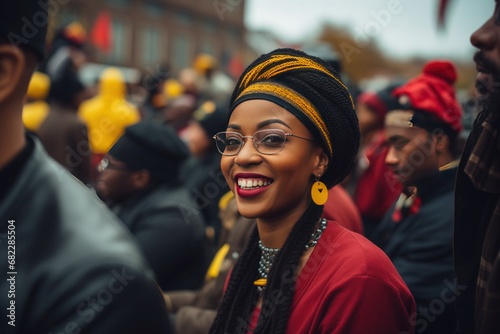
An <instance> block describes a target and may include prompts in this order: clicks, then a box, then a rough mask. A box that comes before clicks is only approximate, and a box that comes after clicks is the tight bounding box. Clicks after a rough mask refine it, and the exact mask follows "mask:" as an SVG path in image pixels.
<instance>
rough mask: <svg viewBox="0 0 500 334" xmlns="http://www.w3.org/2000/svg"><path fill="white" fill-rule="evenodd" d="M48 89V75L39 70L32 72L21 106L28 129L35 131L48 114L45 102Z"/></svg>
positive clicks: (48, 109) (48, 107) (47, 106)
mask: <svg viewBox="0 0 500 334" xmlns="http://www.w3.org/2000/svg"><path fill="white" fill-rule="evenodd" d="M49 90H50V78H49V76H48V75H47V74H45V73H42V72H39V71H36V72H35V73H33V76H32V77H31V80H30V84H29V86H28V92H27V93H26V102H25V104H24V107H23V123H24V127H25V128H26V129H27V130H28V131H31V132H34V133H36V132H37V131H38V128H39V127H40V125H41V124H42V123H43V121H44V120H45V117H47V115H48V114H49V111H50V106H49V104H48V103H47V97H48V96H49Z"/></svg>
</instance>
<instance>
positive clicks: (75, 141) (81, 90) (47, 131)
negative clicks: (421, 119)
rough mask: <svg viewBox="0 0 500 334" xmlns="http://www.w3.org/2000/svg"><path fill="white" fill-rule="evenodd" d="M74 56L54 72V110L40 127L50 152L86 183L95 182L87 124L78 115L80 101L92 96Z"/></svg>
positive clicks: (51, 96)
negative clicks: (80, 76) (81, 77)
mask: <svg viewBox="0 0 500 334" xmlns="http://www.w3.org/2000/svg"><path fill="white" fill-rule="evenodd" d="M89 95H90V93H89V90H88V89H87V88H86V87H85V86H84V85H83V83H82V82H81V81H80V79H79V77H78V73H77V69H76V68H75V67H74V63H73V62H72V61H71V58H67V59H66V60H65V61H63V62H62V63H61V64H60V66H59V67H58V68H57V70H56V71H55V72H54V75H53V78H52V83H51V86H50V91H49V98H48V99H49V103H50V113H49V114H48V116H47V117H46V118H45V120H44V122H43V123H42V124H41V126H40V128H39V129H38V132H37V133H38V136H39V137H40V140H41V141H42V144H43V145H44V147H45V149H46V150H47V153H48V154H49V155H50V156H51V157H52V158H53V159H54V160H56V161H57V162H58V163H60V164H61V165H62V166H64V167H65V168H66V169H67V170H69V171H70V172H71V174H73V175H74V176H75V177H76V178H77V179H79V180H80V181H82V182H83V183H84V184H87V185H90V184H91V169H90V158H91V152H90V147H89V141H88V133H87V126H86V125H85V123H83V121H82V120H81V119H80V118H79V117H78V115H77V112H78V108H79V106H80V104H81V103H82V102H83V101H84V100H85V99H87V98H88V97H89Z"/></svg>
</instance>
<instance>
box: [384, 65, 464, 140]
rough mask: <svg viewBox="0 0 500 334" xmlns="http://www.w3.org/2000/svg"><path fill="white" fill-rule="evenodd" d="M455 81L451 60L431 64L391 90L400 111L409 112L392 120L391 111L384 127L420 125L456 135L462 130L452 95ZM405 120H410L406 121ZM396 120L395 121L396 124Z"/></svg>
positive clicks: (455, 72)
mask: <svg viewBox="0 0 500 334" xmlns="http://www.w3.org/2000/svg"><path fill="white" fill-rule="evenodd" d="M456 80H457V71H456V69H455V65H454V64H453V63H452V62H450V61H446V60H443V61H430V62H428V63H427V64H426V65H425V66H424V68H423V70H422V74H420V75H419V76H417V77H416V78H414V79H412V80H410V81H408V82H407V83H406V84H405V85H403V86H401V87H400V88H398V89H396V90H395V91H394V93H393V94H394V95H395V96H396V97H397V98H398V101H399V104H400V109H399V110H396V111H401V109H403V110H411V113H408V112H407V113H406V114H407V116H404V117H403V115H404V114H403V113H400V114H399V115H398V117H394V116H395V115H396V113H394V110H393V111H392V112H391V113H390V114H392V115H391V117H389V116H388V119H386V124H389V125H391V124H392V125H394V124H401V125H403V126H419V127H422V128H425V129H427V130H431V131H432V130H433V129H435V128H436V127H439V126H441V127H442V128H443V130H444V131H445V132H447V133H451V134H455V135H456V134H458V133H460V131H462V108H461V106H460V104H459V103H458V101H457V99H456V96H455V89H454V88H453V84H454V83H455V82H456ZM406 117H409V118H408V119H406ZM395 121H396V122H395Z"/></svg>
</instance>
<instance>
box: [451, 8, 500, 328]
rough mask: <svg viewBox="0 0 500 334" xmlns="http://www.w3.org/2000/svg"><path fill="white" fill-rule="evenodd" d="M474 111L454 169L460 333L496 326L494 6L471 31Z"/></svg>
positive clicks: (497, 51)
mask: <svg viewBox="0 0 500 334" xmlns="http://www.w3.org/2000/svg"><path fill="white" fill-rule="evenodd" d="M471 42H472V45H474V46H475V47H476V48H477V49H478V52H477V53H476V55H475V56H474V61H475V62H476V66H477V71H478V72H479V73H478V76H477V80H476V91H477V95H478V98H479V115H478V116H477V119H476V120H475V122H474V126H473V129H472V131H471V133H470V135H469V138H468V140H467V143H466V145H465V148H464V151H463V155H462V159H461V161H460V166H459V168H458V174H457V183H456V195H455V239H454V257H455V275H456V278H457V289H458V291H459V292H460V294H458V296H457V318H458V325H459V330H460V333H477V334H479V333H481V334H482V333H484V334H486V333H497V332H498V329H499V328H500V134H499V133H500V90H499V82H500V5H499V4H498V2H497V1H495V10H494V11H493V15H492V16H491V17H490V18H489V19H488V20H487V21H486V22H485V23H484V24H483V25H482V26H481V27H480V28H479V29H478V30H476V31H475V32H474V33H473V34H472V36H471Z"/></svg>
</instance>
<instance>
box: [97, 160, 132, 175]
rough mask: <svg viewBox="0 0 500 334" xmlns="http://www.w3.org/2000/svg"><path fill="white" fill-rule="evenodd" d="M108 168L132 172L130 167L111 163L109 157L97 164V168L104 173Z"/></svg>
mask: <svg viewBox="0 0 500 334" xmlns="http://www.w3.org/2000/svg"><path fill="white" fill-rule="evenodd" d="M108 168H109V169H115V170H119V171H122V172H130V169H128V168H127V167H121V166H118V165H115V164H113V163H111V162H110V161H109V159H108V158H103V159H102V160H101V162H100V163H99V165H97V170H98V171H99V173H102V172H103V171H105V170H106V169H108Z"/></svg>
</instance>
